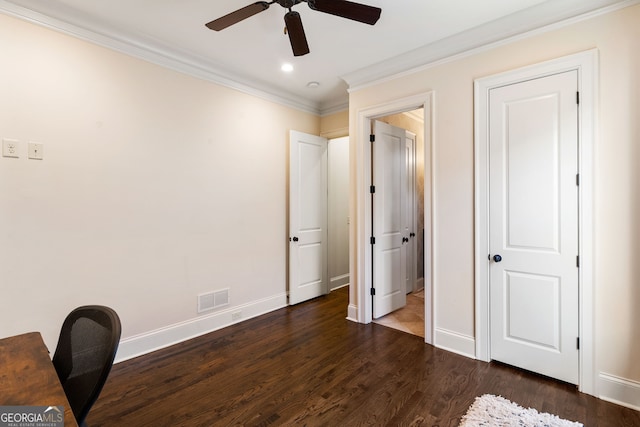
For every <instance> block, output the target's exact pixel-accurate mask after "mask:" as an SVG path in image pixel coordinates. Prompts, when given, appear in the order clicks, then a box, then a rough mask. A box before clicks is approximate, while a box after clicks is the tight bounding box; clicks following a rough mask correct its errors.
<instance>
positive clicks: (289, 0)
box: [276, 0, 302, 9]
mask: <svg viewBox="0 0 640 427" xmlns="http://www.w3.org/2000/svg"><path fill="white" fill-rule="evenodd" d="M276 2H277V3H278V4H279V5H280V6H282V7H284V8H285V9H291V8H292V7H293V6H295V5H297V4H298V3H302V0H276Z"/></svg>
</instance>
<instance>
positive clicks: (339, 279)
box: [329, 273, 349, 291]
mask: <svg viewBox="0 0 640 427" xmlns="http://www.w3.org/2000/svg"><path fill="white" fill-rule="evenodd" d="M348 284H349V273H347V274H343V275H342V276H336V277H332V278H331V279H329V291H335V290H336V289H338V288H342V287H343V286H346V285H348Z"/></svg>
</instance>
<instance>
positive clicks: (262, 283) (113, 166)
mask: <svg viewBox="0 0 640 427" xmlns="http://www.w3.org/2000/svg"><path fill="white" fill-rule="evenodd" d="M0 52H2V64H3V65H2V67H0V99H1V102H0V138H14V139H18V140H19V141H20V143H21V148H20V152H21V157H20V158H19V159H10V158H4V157H0V206H1V209H0V283H1V285H0V286H1V288H2V292H1V300H2V310H0V336H8V335H14V334H17V333H21V332H26V331H41V332H42V333H43V336H44V338H45V341H46V343H47V345H48V346H49V348H50V349H53V348H54V347H55V344H56V342H57V334H58V332H59V328H60V325H61V324H62V320H63V318H64V316H65V315H66V314H67V313H68V312H69V311H70V310H71V309H72V308H74V307H76V306H78V305H83V304H106V305H110V306H112V307H113V308H114V309H116V311H117V312H118V313H119V314H120V316H121V318H122V322H123V338H125V339H129V338H131V337H140V336H145V335H146V334H152V335H153V334H156V333H157V334H161V333H165V334H166V335H167V336H165V337H164V338H165V341H166V339H168V338H167V337H168V336H170V335H171V333H170V332H168V331H170V330H171V328H173V327H174V326H176V325H178V326H179V328H178V329H180V330H179V331H178V332H179V333H178V335H185V334H187V335H188V334H191V333H197V331H198V330H200V329H202V327H204V328H211V327H216V326H220V325H222V324H227V323H229V320H230V318H231V316H230V313H229V312H228V309H229V307H226V308H225V309H226V310H227V312H226V314H225V316H226V317H225V318H222V317H221V318H219V319H218V318H215V316H213V317H211V316H210V315H217V314H220V312H218V311H216V312H213V313H207V314H206V315H200V316H199V315H198V314H197V313H196V300H197V295H198V294H200V293H204V292H209V291H214V290H219V289H223V288H229V298H230V308H231V309H233V308H234V307H239V309H241V310H242V312H243V316H248V315H250V314H251V313H252V312H253V314H255V311H256V310H265V309H266V310H268V309H273V308H274V307H277V306H279V305H280V306H281V305H282V304H283V302H284V303H286V281H285V279H286V250H287V240H286V237H287V230H286V226H287V224H286V191H287V180H286V177H287V161H288V160H287V156H288V148H287V146H288V135H289V129H296V130H299V131H303V132H307V133H311V134H319V132H320V118H319V117H318V116H315V115H312V114H307V113H303V112H300V111H296V110H293V109H290V108H286V107H283V106H280V105H277V104H274V103H271V102H268V101H265V100H263V99H260V98H256V97H253V96H249V95H246V94H243V93H240V92H238V91H235V90H232V89H228V88H225V87H222V86H218V85H215V84H212V83H209V82H205V81H202V80H199V79H196V78H192V77H189V76H186V75H183V74H180V73H177V72H174V71H170V70H168V69H165V68H161V67H159V66H156V65H152V64H149V63H147V62H144V61H141V60H138V59H134V58H131V57H129V56H126V55H123V54H120V53H116V52H113V51H111V50H108V49H104V48H101V47H98V46H95V45H93V44H90V43H86V42H83V41H80V40H78V39H75V38H72V37H69V36H66V35H63V34H60V33H57V32H53V31H51V30H48V29H45V28H42V27H38V26H34V25H32V24H29V23H26V22H23V21H20V20H17V19H14V18H10V17H7V16H5V15H0ZM27 141H38V142H40V143H42V144H44V159H43V160H41V161H38V160H29V159H27V156H26V148H27V147H26V143H27ZM252 310H253V311H252ZM223 311H224V310H223ZM216 319H217V320H216ZM207 322H208V323H207ZM178 326H176V327H178ZM155 344H157V342H155V341H153V340H150V343H146V344H144V345H146V346H147V347H148V346H153V345H155ZM122 347H123V346H121V348H122ZM125 347H126V346H125Z"/></svg>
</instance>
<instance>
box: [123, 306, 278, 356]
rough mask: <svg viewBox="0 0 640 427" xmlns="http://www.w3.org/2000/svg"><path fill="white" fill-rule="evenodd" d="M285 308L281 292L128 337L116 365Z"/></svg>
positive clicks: (124, 341)
mask: <svg viewBox="0 0 640 427" xmlns="http://www.w3.org/2000/svg"><path fill="white" fill-rule="evenodd" d="M286 306H287V295H286V293H281V294H278V295H274V296H272V297H269V298H264V299H261V300H258V301H253V302H250V303H248V304H243V305H236V306H234V307H230V308H227V309H225V310H222V311H217V312H215V313H212V314H210V315H207V316H199V317H197V318H193V319H189V320H186V321H184V322H180V323H176V324H174V325H169V326H166V327H163V328H160V329H156V330H154V331H150V332H146V333H144V334H140V335H135V336H132V337H128V338H125V339H123V340H122V341H120V345H119V347H118V354H117V355H116V360H115V363H119V362H123V361H125V360H129V359H132V358H134V357H138V356H141V355H143V354H147V353H151V352H152V351H156V350H160V349H162V348H165V347H169V346H171V345H174V344H178V343H180V342H183V341H187V340H189V339H192V338H195V337H198V336H200V335H204V334H207V333H209V332H213V331H217V330H218V329H222V328H225V327H227V326H230V325H233V324H235V323H240V322H242V321H245V320H247V319H251V318H253V317H257V316H260V315H263V314H266V313H269V312H271V311H274V310H278V309H280V308H283V307H286ZM238 311H241V312H242V319H241V320H232V315H233V314H234V313H237V312H238Z"/></svg>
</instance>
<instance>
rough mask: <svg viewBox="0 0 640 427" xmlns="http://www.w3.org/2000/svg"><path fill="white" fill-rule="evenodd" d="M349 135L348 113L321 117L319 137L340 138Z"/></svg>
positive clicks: (346, 111)
mask: <svg viewBox="0 0 640 427" xmlns="http://www.w3.org/2000/svg"><path fill="white" fill-rule="evenodd" d="M348 135H349V111H348V110H344V111H340V112H338V113H333V114H329V115H327V116H322V118H321V119H320V136H324V137H325V138H340V137H343V136H348Z"/></svg>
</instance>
